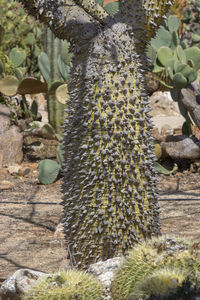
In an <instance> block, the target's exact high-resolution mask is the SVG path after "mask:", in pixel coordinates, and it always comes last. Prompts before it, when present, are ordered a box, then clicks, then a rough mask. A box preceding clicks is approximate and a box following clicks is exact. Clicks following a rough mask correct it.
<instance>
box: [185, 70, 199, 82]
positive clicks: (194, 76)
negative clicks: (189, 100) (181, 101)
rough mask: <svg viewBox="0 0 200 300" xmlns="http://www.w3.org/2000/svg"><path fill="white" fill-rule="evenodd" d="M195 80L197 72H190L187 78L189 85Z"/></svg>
mask: <svg viewBox="0 0 200 300" xmlns="http://www.w3.org/2000/svg"><path fill="white" fill-rule="evenodd" d="M196 79H197V71H195V70H192V71H191V72H190V73H189V74H188V76H187V80H188V82H189V83H191V82H194V81H195V80H196Z"/></svg>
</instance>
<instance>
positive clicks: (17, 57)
mask: <svg viewBox="0 0 200 300" xmlns="http://www.w3.org/2000/svg"><path fill="white" fill-rule="evenodd" d="M9 58H10V60H11V61H12V63H13V66H14V67H15V68H17V67H19V66H20V65H22V64H23V62H24V61H25V59H26V52H25V51H20V50H18V49H17V48H13V49H12V50H11V51H10V53H9Z"/></svg>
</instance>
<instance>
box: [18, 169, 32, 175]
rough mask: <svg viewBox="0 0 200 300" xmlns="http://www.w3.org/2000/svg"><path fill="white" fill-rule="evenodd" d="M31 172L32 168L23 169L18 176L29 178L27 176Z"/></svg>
mask: <svg viewBox="0 0 200 300" xmlns="http://www.w3.org/2000/svg"><path fill="white" fill-rule="evenodd" d="M30 171H31V169H30V168H27V167H23V168H22V167H21V168H20V169H19V172H18V174H19V176H23V177H27V175H28V174H29V173H30Z"/></svg>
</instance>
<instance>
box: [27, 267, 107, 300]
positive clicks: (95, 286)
mask: <svg viewBox="0 0 200 300" xmlns="http://www.w3.org/2000/svg"><path fill="white" fill-rule="evenodd" d="M103 296H104V288H103V286H102V285H101V283H100V282H99V281H98V280H97V279H96V278H94V277H93V276H92V275H90V274H87V273H85V272H81V271H76V270H68V271H62V272H58V273H55V274H52V275H49V276H45V277H43V278H42V279H41V280H39V281H38V282H37V283H36V285H35V286H34V287H33V288H32V289H31V290H29V291H28V293H27V294H25V296H24V297H23V300H103Z"/></svg>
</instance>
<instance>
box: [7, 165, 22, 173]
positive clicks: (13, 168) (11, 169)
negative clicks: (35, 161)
mask: <svg viewBox="0 0 200 300" xmlns="http://www.w3.org/2000/svg"><path fill="white" fill-rule="evenodd" d="M20 169H21V167H20V166H19V165H13V166H9V167H8V172H9V173H10V174H11V175H18V174H19V171H20Z"/></svg>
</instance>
